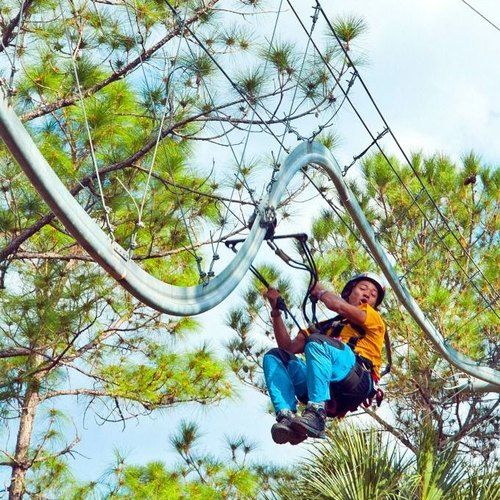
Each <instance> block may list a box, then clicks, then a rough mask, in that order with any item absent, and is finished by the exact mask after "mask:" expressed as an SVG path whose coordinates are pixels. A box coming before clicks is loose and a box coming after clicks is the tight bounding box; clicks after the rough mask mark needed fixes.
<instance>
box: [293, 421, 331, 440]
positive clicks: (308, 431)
mask: <svg viewBox="0 0 500 500" xmlns="http://www.w3.org/2000/svg"><path fill="white" fill-rule="evenodd" d="M290 427H291V428H292V429H293V430H294V431H295V432H296V433H298V434H305V435H306V436H309V437H313V438H324V437H325V431H324V430H322V431H319V432H318V430H317V429H315V428H314V427H310V426H308V425H306V424H304V422H299V421H297V420H294V421H293V422H292V423H291V424H290Z"/></svg>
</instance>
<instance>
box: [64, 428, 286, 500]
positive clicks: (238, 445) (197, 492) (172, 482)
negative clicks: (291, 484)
mask: <svg viewBox="0 0 500 500" xmlns="http://www.w3.org/2000/svg"><path fill="white" fill-rule="evenodd" d="M170 442H171V444H172V447H173V448H174V450H175V451H176V452H177V454H178V461H177V463H176V464H175V466H173V467H172V468H167V467H166V466H165V464H163V463H161V462H150V463H148V464H146V465H142V466H138V465H128V464H126V461H125V458H124V457H122V456H121V455H120V454H117V457H116V464H115V465H113V467H112V468H111V469H110V471H109V473H108V474H106V475H105V476H103V477H102V478H101V479H100V480H99V481H98V482H91V483H88V484H86V485H79V486H78V487H76V488H74V490H73V493H72V495H71V498H75V499H76V498H80V499H86V498H91V496H90V495H91V494H95V493H96V492H99V494H100V495H101V496H100V498H161V499H169V500H170V499H172V500H174V499H182V498H190V499H191V498H192V499H197V500H205V499H206V500H212V499H221V500H222V499H224V498H234V499H239V500H243V499H248V500H250V499H255V498H259V497H260V496H261V495H262V494H263V493H265V492H269V491H271V490H272V488H273V487H274V484H275V482H276V481H277V480H278V479H284V478H290V477H291V473H290V472H289V471H287V470H286V469H283V468H273V467H267V466H263V465H258V464H255V463H253V462H252V461H251V458H250V455H251V453H252V451H253V449H254V447H253V445H251V444H250V443H248V442H247V441H246V440H245V439H244V438H236V439H228V441H227V446H226V447H227V449H228V450H229V453H228V456H227V457H218V456H216V455H215V454H213V453H209V454H205V453H201V452H200V451H199V450H200V449H201V448H202V447H201V435H200V431H199V426H198V425H197V424H195V423H194V422H188V421H183V422H181V423H180V425H179V428H178V429H177V431H176V433H174V434H173V435H172V436H171V437H170Z"/></svg>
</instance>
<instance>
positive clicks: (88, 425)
mask: <svg viewBox="0 0 500 500" xmlns="http://www.w3.org/2000/svg"><path fill="white" fill-rule="evenodd" d="M296 3H299V2H296ZM323 3H324V5H323V7H324V8H325V10H326V11H327V12H328V13H329V15H332V16H334V15H337V14H338V13H340V14H356V15H361V16H363V17H364V19H365V21H366V23H367V25H368V31H367V33H366V34H365V35H363V36H362V37H361V38H360V39H359V40H358V41H357V44H356V45H357V46H358V47H362V49H363V51H364V53H365V54H366V58H367V63H366V64H365V65H363V66H361V67H358V70H359V72H360V74H361V77H362V79H363V81H364V82H365V84H366V86H367V87H368V89H369V91H370V93H371V95H372V96H373V98H374V100H375V102H376V104H377V106H378V108H379V109H380V111H381V113H382V115H383V116H384V118H385V120H386V121H387V123H388V124H389V126H390V128H391V130H392V132H393V133H394V135H395V136H396V137H397V139H398V141H399V143H400V144H401V145H402V147H403V149H404V150H405V151H406V152H407V153H410V152H412V151H423V152H424V153H426V154H434V153H444V154H447V155H450V156H451V157H452V158H454V159H456V160H457V161H458V160H459V159H460V157H461V156H462V155H463V154H465V153H467V152H469V151H470V150H474V151H475V152H476V153H478V154H479V155H480V156H481V158H482V159H483V160H484V161H485V162H487V163H490V164H492V165H498V161H499V158H500V140H498V134H499V133H500V95H499V92H498V90H499V82H500V63H499V58H498V54H500V30H499V29H498V28H497V27H495V26H492V25H491V24H490V23H488V22H487V21H486V20H485V19H483V18H482V17H480V16H479V15H478V14H477V13H475V12H474V11H473V10H472V9H471V8H470V7H469V6H467V4H466V3H465V2H463V1H462V0H418V1H416V0H413V1H412V0H406V1H401V0H376V1H374V0H325V1H324V2H323ZM468 3H469V4H470V5H471V6H472V7H474V8H475V9H477V10H479V11H480V12H481V14H483V15H484V16H485V17H487V18H488V19H489V20H490V21H491V22H492V23H493V24H494V25H496V26H500V3H499V2H498V1H497V0H469V1H468ZM300 4H301V10H302V12H303V15H304V16H305V17H307V16H310V15H311V11H310V5H311V4H314V2H310V1H301V2H300ZM363 102H364V101H363V97H362V96H360V97H359V103H360V106H361V107H362V109H365V108H363V106H364V104H363ZM371 113H372V111H369V106H368V105H367V106H366V116H367V119H369V120H371V119H373V122H372V123H373V124H374V127H375V129H376V130H378V131H381V128H380V127H379V122H378V121H377V120H378V118H377V117H376V116H375V115H373V117H372V114H371ZM351 115H352V116H351V117H350V118H349V117H348V118H347V119H346V122H345V124H341V129H342V135H343V137H344V141H343V143H342V145H341V147H340V149H339V151H338V159H339V163H341V164H346V163H350V160H351V158H352V156H353V154H356V153H358V152H359V151H360V150H361V149H362V148H363V145H364V144H366V135H364V134H363V132H362V130H361V129H360V126H359V124H357V123H356V120H355V119H354V117H353V113H352V114H351ZM385 147H387V148H388V150H389V152H391V148H394V145H393V144H391V143H390V142H389V141H388V142H387V143H385ZM237 295H238V290H236V291H234V292H233V294H232V295H231V296H230V298H229V299H227V300H226V303H223V304H221V305H220V306H218V307H216V308H215V309H214V310H212V311H209V312H207V313H204V314H202V315H201V316H199V317H198V320H199V321H200V322H202V323H203V324H206V325H207V327H206V332H205V335H204V336H203V339H204V340H207V341H208V342H209V344H210V345H211V346H213V347H214V349H217V348H218V346H219V345H220V343H221V342H223V341H224V339H225V338H227V336H228V335H230V331H229V330H228V329H227V328H226V327H224V326H223V316H224V313H225V311H226V307H227V302H228V301H232V300H234V298H236V297H237ZM199 342H200V343H201V342H202V339H201V337H200V339H199ZM267 408H268V400H267V398H265V397H264V396H263V395H260V394H256V393H255V392H254V391H250V390H248V389H242V390H241V397H240V399H239V400H237V401H233V402H228V403H224V404H222V405H220V406H219V407H215V408H211V409H207V408H200V407H199V406H197V405H194V404H193V405H189V406H187V407H179V408H176V409H172V410H165V411H162V412H160V413H158V414H156V416H154V417H150V418H142V419H138V420H137V421H130V422H128V423H127V426H126V428H125V429H124V430H123V429H122V427H121V425H116V424H114V425H111V424H108V425H105V426H98V425H96V424H95V422H94V421H93V420H92V417H90V416H87V417H86V419H85V420H83V416H82V415H81V413H78V411H80V412H81V409H80V410H77V411H76V412H75V408H74V407H68V410H69V411H71V412H75V413H74V418H75V421H76V423H77V424H78V426H80V425H82V423H84V429H83V432H82V435H81V438H82V441H81V443H80V444H79V445H78V448H77V450H78V455H75V461H74V462H72V461H71V459H70V465H72V466H75V467H77V468H78V476H79V477H81V478H85V479H95V478H96V477H97V476H98V475H99V474H100V473H102V472H103V471H104V470H105V469H106V468H108V467H109V466H110V465H111V464H112V462H113V454H114V450H115V449H118V450H120V452H121V453H123V454H125V456H127V458H128V462H129V463H135V464H139V463H146V462H147V461H151V460H162V461H166V462H167V463H169V464H172V463H173V461H174V460H175V458H176V455H175V453H174V452H173V451H172V450H171V449H170V448H169V444H168V437H169V435H170V434H171V433H172V432H173V431H175V429H176V427H177V424H178V422H179V421H180V420H181V419H183V418H195V419H196V420H197V421H198V422H199V424H200V427H201V430H202V433H203V436H204V437H203V439H202V446H203V449H204V450H205V451H210V450H214V449H217V450H220V449H221V447H222V446H223V442H224V437H225V436H226V435H229V436H238V435H245V436H247V437H248V438H249V439H250V440H251V441H253V442H255V443H256V445H257V450H256V451H255V452H254V453H253V454H252V456H253V459H254V460H255V461H258V462H274V463H277V464H290V465H291V464H293V463H294V462H295V461H296V460H297V459H298V458H299V457H300V456H303V455H304V453H305V451H306V448H307V445H301V446H297V447H292V446H290V445H283V446H279V445H275V444H274V443H273V442H272V441H271V439H270V435H269V429H270V427H271V425H272V423H273V421H274V419H273V417H272V415H270V414H269V413H267ZM221 458H222V457H221ZM0 479H1V480H2V481H3V479H2V478H1V476H0Z"/></svg>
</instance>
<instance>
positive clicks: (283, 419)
mask: <svg viewBox="0 0 500 500" xmlns="http://www.w3.org/2000/svg"><path fill="white" fill-rule="evenodd" d="M294 418H295V415H294V413H292V412H291V411H290V410H280V411H279V412H278V413H277V414H276V420H277V422H276V423H275V424H274V425H273V426H272V427H271V436H272V438H273V441H274V442H275V443H277V444H285V443H290V444H292V445H296V444H299V443H302V441H304V440H305V439H307V434H305V433H303V432H297V431H295V430H294V429H292V428H291V423H292V422H293V420H294Z"/></svg>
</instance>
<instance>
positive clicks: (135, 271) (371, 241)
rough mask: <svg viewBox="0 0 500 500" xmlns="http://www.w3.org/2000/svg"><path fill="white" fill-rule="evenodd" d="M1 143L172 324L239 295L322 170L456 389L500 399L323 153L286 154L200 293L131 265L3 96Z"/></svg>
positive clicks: (499, 387) (318, 148)
mask: <svg viewBox="0 0 500 500" xmlns="http://www.w3.org/2000/svg"><path fill="white" fill-rule="evenodd" d="M0 136H1V137H2V139H3V140H4V142H5V144H6V146H7V147H8V149H9V150H10V152H11V153H12V155H13V156H14V158H15V159H16V160H17V162H18V163H19V165H20V166H21V168H22V169H23V170H24V172H25V174H26V175H27V176H28V178H29V179H30V181H31V183H32V184H33V186H34V187H35V188H36V189H37V191H38V192H39V193H40V195H41V196H42V198H43V199H44V200H45V202H46V203H47V204H48V205H49V207H50V208H51V210H52V211H53V212H54V214H55V215H56V216H57V217H58V218H59V219H60V220H61V222H62V223H63V224H64V226H65V227H66V229H67V230H68V231H69V232H70V233H71V234H72V236H73V237H74V238H75V239H76V240H77V241H78V243H79V244H80V245H81V246H82V247H83V248H84V249H85V250H86V251H87V252H88V253H89V255H90V256H91V257H92V258H93V259H94V260H95V261H96V262H97V263H98V264H99V265H100V266H101V267H103V268H104V269H105V270H106V271H107V272H108V273H109V274H110V275H111V276H112V277H113V278H114V279H115V280H117V281H118V282H119V283H120V284H121V285H122V286H123V287H124V288H125V289H126V290H128V291H129V292H130V293H131V294H132V295H133V296H134V297H136V298H137V299H138V300H140V301H141V302H142V303H144V304H146V305H148V306H150V307H152V308H153V309H156V310H158V311H160V312H164V313H168V314H171V315H174V316H190V315H196V314H200V313H202V312H205V311H208V310H209V309H212V308H213V307H215V306H216V305H218V304H219V303H220V302H222V301H223V300H224V299H225V298H226V297H227V296H228V295H229V294H230V293H231V292H232V291H233V290H234V289H235V288H236V286H237V285H238V284H239V283H240V281H241V280H242V279H243V277H244V275H245V274H246V272H247V271H248V270H249V268H250V266H251V265H252V262H253V260H254V258H255V257H256V256H257V253H258V251H259V249H260V246H261V244H262V242H263V241H264V239H265V237H266V233H267V230H268V227H269V224H271V223H272V222H273V221H274V218H275V217H274V214H275V209H276V207H277V206H278V203H279V201H280V199H281V197H282V195H283V193H284V192H285V190H286V188H287V186H288V184H289V183H290V181H291V180H292V178H293V177H294V176H295V174H296V173H297V172H299V171H300V170H301V169H302V168H304V167H305V166H306V165H309V164H315V165H317V166H319V167H321V168H322V169H323V170H324V171H325V172H326V174H327V175H328V177H329V178H330V179H331V180H332V182H333V183H334V185H335V187H336V189H337V192H338V195H339V200H340V202H341V203H342V205H343V206H344V208H345V209H346V210H347V211H348V212H349V214H350V215H351V217H352V219H353V221H354V223H355V224H356V226H357V228H358V230H359V231H360V233H361V235H362V237H363V239H364V241H365V243H366V245H367V246H368V248H369V249H370V251H371V252H372V255H373V257H374V259H375V260H376V262H377V263H378V265H379V266H380V268H381V270H382V272H383V273H384V275H385V277H386V279H387V281H388V282H389V284H390V286H391V288H392V290H393V291H394V293H395V295H396V296H397V298H398V300H399V302H400V303H401V304H402V305H403V306H404V307H405V308H406V310H407V311H408V312H409V313H410V315H411V316H412V317H413V319H414V320H415V321H416V323H417V324H418V326H419V327H420V328H421V329H422V331H423V332H424V334H425V335H426V337H427V338H428V339H429V340H430V341H431V342H432V343H433V344H434V347H435V348H436V350H437V351H438V352H440V353H441V354H442V355H443V357H444V358H445V359H446V360H448V361H449V362H450V363H451V364H453V365H455V366H456V367H457V368H459V369H460V370H461V371H463V372H464V373H466V374H468V375H470V376H471V377H473V379H469V380H466V381H465V382H463V383H462V384H461V385H458V386H455V387H454V388H453V389H454V390H463V389H464V388H468V389H469V390H472V391H478V392H500V371H498V370H494V369H493V368H490V367H488V366H484V365H480V364H479V363H478V362H476V361H474V360H472V359H470V358H469V357H467V356H465V355H463V354H461V353H460V352H458V351H456V350H455V349H454V348H453V347H452V346H451V345H450V344H449V343H448V342H447V341H446V340H445V339H444V337H443V336H442V335H441V333H440V332H439V331H438V330H437V329H436V328H435V327H434V325H433V324H432V322H431V321H430V320H429V319H428V318H427V317H426V316H425V314H424V313H423V311H422V310H421V309H420V306H419V305H418V304H417V303H416V302H415V300H414V299H413V297H412V296H411V294H410V293H409V291H408V289H407V288H406V287H405V286H404V285H403V284H402V283H401V282H400V280H399V278H398V276H397V274H396V271H395V269H394V267H393V266H392V264H391V263H390V261H389V258H388V255H387V253H386V251H385V249H384V248H383V247H382V245H380V243H379V242H378V241H377V239H376V237H375V233H374V231H373V229H372V227H371V226H370V224H369V223H368V221H367V219H366V217H365V215H364V213H363V211H362V210H361V208H360V206H359V204H358V202H357V200H356V199H355V197H354V196H353V194H352V192H351V190H350V189H349V187H348V186H347V184H346V183H345V182H344V179H343V175H342V169H341V168H340V166H339V165H338V163H337V161H336V160H335V158H334V157H333V156H332V154H331V153H330V151H329V150H328V149H327V148H326V147H324V146H323V145H321V144H319V143H315V142H303V143H301V144H300V145H299V146H297V147H296V148H295V149H294V150H293V151H292V152H291V153H290V154H289V156H288V157H287V159H286V160H285V162H284V164H283V166H282V168H281V169H280V170H279V172H278V174H277V175H276V178H275V182H274V183H273V185H272V188H271V190H270V192H269V193H268V195H267V196H266V198H264V200H263V201H262V203H261V204H260V205H259V206H258V207H257V215H256V220H255V222H254V224H253V226H252V229H251V231H250V233H249V235H248V236H247V238H246V240H245V242H244V243H243V245H242V247H241V249H240V251H239V252H238V253H237V255H236V256H235V257H234V258H233V260H232V261H231V262H230V263H229V265H228V266H227V267H226V268H225V269H224V270H223V271H222V272H221V273H220V274H218V275H217V276H215V277H214V278H212V279H211V280H210V281H209V282H208V283H206V284H203V285H197V286H192V287H180V286H175V285H170V284H168V283H165V282H163V281H160V280H158V279H157V278H154V277H153V276H151V275H150V274H148V273H147V272H146V271H144V270H143V269H142V268H141V267H139V266H138V265H137V264H135V262H133V260H132V259H131V258H130V256H129V254H128V252H127V251H126V250H125V249H123V248H122V247H121V246H119V245H118V244H117V243H116V242H114V241H112V240H111V239H110V238H109V237H108V236H107V235H106V233H104V231H103V230H102V229H101V228H100V227H99V225H98V224H97V223H96V222H95V221H94V220H93V219H92V218H91V217H90V216H89V215H88V214H87V212H86V211H85V210H84V209H83V208H82V207H81V206H80V204H79V203H78V202H77V201H76V199H75V198H74V197H73V196H72V195H71V194H70V193H69V191H68V190H67V189H66V187H65V186H64V185H63V183H62V182H61V180H60V179H59V177H58V176H57V175H56V173H55V172H54V171H53V170H52V168H51V167H50V165H49V164H48V162H47V161H46V160H45V158H44V157H43V155H42V154H41V152H40V151H39V149H38V148H37V146H36V145H35V143H34V141H33V139H32V138H31V136H30V134H29V133H28V132H27V130H26V129H25V128H24V126H23V124H22V123H21V121H20V120H19V118H18V117H17V115H16V114H15V112H14V111H13V110H12V108H11V107H10V106H9V105H8V103H7V101H6V99H5V98H4V96H3V95H0ZM475 379H479V380H475Z"/></svg>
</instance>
